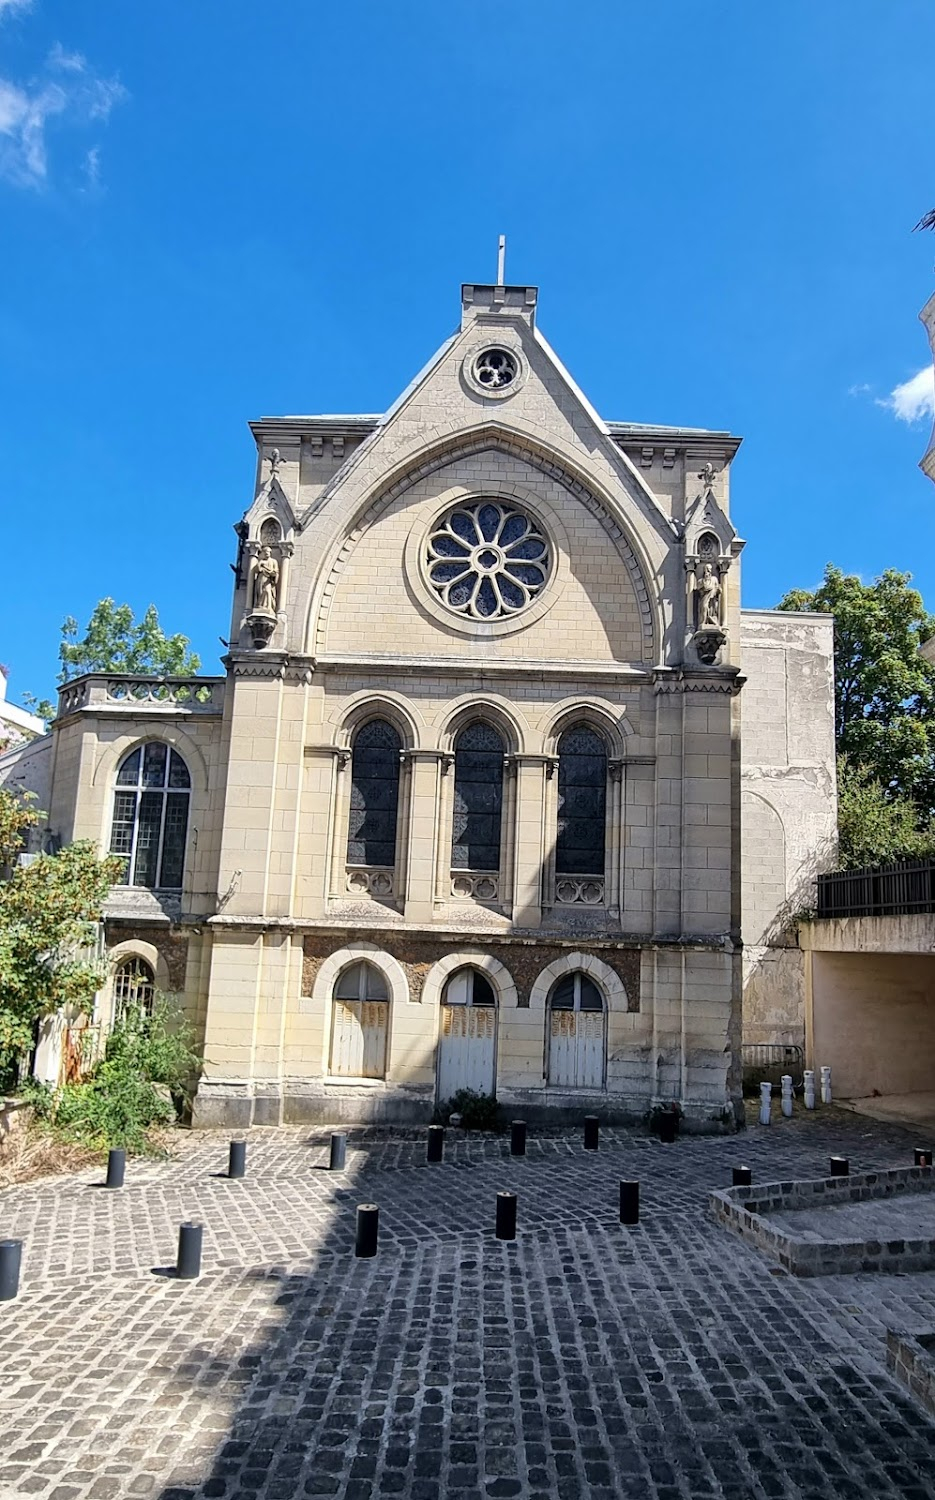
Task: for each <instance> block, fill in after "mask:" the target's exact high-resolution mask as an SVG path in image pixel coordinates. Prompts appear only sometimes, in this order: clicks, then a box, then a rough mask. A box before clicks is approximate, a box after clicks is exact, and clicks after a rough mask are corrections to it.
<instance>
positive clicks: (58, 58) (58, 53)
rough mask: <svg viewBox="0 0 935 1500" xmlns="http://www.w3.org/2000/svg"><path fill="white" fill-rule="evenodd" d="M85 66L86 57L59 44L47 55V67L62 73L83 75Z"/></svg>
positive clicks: (86, 62) (0, 1)
mask: <svg viewBox="0 0 935 1500" xmlns="http://www.w3.org/2000/svg"><path fill="white" fill-rule="evenodd" d="M0 3H2V0H0ZM87 66H88V60H87V58H86V57H83V56H82V54H81V53H80V52H66V51H65V48H64V47H63V46H62V44H61V42H56V43H55V46H54V47H53V48H52V51H51V52H50V53H49V67H50V68H58V69H59V70H60V71H61V72H63V73H83V72H84V71H85V70H86V68H87Z"/></svg>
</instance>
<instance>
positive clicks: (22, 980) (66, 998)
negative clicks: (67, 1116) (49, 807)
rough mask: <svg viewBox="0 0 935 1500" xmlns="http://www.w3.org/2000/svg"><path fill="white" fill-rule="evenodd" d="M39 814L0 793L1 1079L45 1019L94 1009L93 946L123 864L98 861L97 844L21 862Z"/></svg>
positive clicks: (96, 969)
mask: <svg viewBox="0 0 935 1500" xmlns="http://www.w3.org/2000/svg"><path fill="white" fill-rule="evenodd" d="M40 817H41V814H40V813H38V812H37V811H36V809H35V807H34V805H33V804H32V803H31V802H28V801H24V800H23V799H22V798H21V797H19V796H18V795H17V794H16V793H15V792H10V791H8V790H6V789H5V788H0V865H2V866H3V867H4V868H5V869H6V871H7V878H6V879H5V880H2V881H0V1077H3V1076H4V1075H6V1079H5V1081H9V1075H10V1073H11V1071H13V1070H15V1066H16V1064H17V1063H18V1061H19V1058H20V1057H21V1056H22V1054H23V1053H24V1052H25V1051H27V1050H28V1048H29V1047H30V1046H31V1045H32V1035H33V1027H34V1025H35V1022H36V1020H37V1019H38V1017H40V1016H44V1015H48V1014H49V1012H50V1011H53V1010H55V1009H57V1007H58V1006H60V1005H77V1006H79V1007H81V1008H82V1009H90V1007H91V1006H92V1004H93V1000H94V994H95V992H96V991H97V990H98V989H99V988H100V985H101V980H102V977H103V975H102V970H101V967H100V965H99V964H98V963H97V962H96V961H95V958H94V956H93V950H91V949H90V948H89V943H90V941H91V939H92V937H93V934H94V931H95V924H96V923H97V921H98V920H99V919H100V916H101V911H102V909H103V905H104V901H105V898H106V896H107V893H108V891H109V890H110V887H111V886H112V885H114V884H115V883H116V881H118V880H119V879H120V874H121V869H122V862H121V861H120V860H119V859H115V858H112V857H110V856H108V858H106V859H100V858H99V857H98V853H97V849H96V848H95V846H94V844H93V843H90V842H79V843H74V844H68V845H67V846H66V847H65V848H64V849H62V850H60V851H59V853H58V854H54V855H53V854H40V855H38V856H37V857H36V858H35V859H34V860H32V861H31V862H30V863H29V864H28V865H25V866H22V865H20V864H19V863H18V861H17V858H16V856H17V854H18V853H19V852H20V850H21V848H22V845H23V840H24V837H25V835H26V834H27V832H28V830H29V829H30V828H32V827H34V826H35V825H36V823H37V822H38V821H39V819H40Z"/></svg>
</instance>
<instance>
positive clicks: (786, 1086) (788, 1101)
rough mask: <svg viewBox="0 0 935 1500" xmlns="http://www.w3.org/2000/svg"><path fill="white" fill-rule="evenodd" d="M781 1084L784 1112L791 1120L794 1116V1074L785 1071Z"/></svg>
mask: <svg viewBox="0 0 935 1500" xmlns="http://www.w3.org/2000/svg"><path fill="white" fill-rule="evenodd" d="M779 1084H780V1087H781V1089H782V1112H783V1114H784V1115H785V1117H786V1119H787V1120H789V1119H791V1118H792V1074H791V1073H783V1075H782V1077H781V1079H780V1080H779Z"/></svg>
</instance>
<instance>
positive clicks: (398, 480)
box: [299, 423, 663, 662]
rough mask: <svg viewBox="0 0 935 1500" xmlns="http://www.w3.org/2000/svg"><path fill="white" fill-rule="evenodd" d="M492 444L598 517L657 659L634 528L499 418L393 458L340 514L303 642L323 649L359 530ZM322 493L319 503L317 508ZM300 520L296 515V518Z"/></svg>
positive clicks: (614, 505) (576, 474)
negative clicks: (375, 483)
mask: <svg viewBox="0 0 935 1500" xmlns="http://www.w3.org/2000/svg"><path fill="white" fill-rule="evenodd" d="M490 451H493V452H494V453H498V454H505V455H508V456H510V457H513V458H516V459H519V460H520V461H521V462H524V463H527V464H529V465H530V466H531V467H532V468H534V469H537V470H538V471H539V472H540V473H541V474H543V475H544V476H545V477H546V478H548V479H551V480H555V481H557V482H558V483H559V484H561V485H563V486H564V488H565V489H567V490H568V492H569V494H571V495H573V496H574V497H575V499H577V500H579V501H580V502H581V504H582V505H584V506H585V507H586V508H587V509H588V510H590V512H591V513H592V515H594V516H595V517H596V519H597V520H598V521H599V522H600V524H601V525H602V526H603V527H604V529H605V531H606V532H607V533H608V535H609V536H610V537H611V539H612V541H613V543H614V545H615V547H616V549H617V551H618V553H619V554H620V557H621V560H622V562H623V564H624V567H625V568H626V571H627V574H628V576H629V579H630V583H631V586H632V588H633V592H634V595H635V599H636V604H637V608H638V611H639V617H640V624H641V634H642V659H643V660H644V661H646V662H655V661H656V659H657V656H658V653H659V650H660V648H661V642H662V638H663V623H662V618H661V614H660V611H659V606H658V604H656V603H655V602H654V599H655V591H654V590H653V589H651V586H650V580H651V579H652V577H653V574H654V569H653V568H652V567H651V565H650V563H649V560H648V557H647V555H646V552H645V550H644V548H643V546H642V544H641V543H640V541H639V539H638V537H637V536H636V533H635V530H634V528H633V526H632V524H631V522H630V520H629V518H628V517H627V516H626V515H625V514H624V512H623V509H622V507H621V506H620V504H619V503H618V501H617V500H616V499H615V498H614V497H613V496H612V495H611V494H610V493H609V491H608V490H606V489H605V488H604V487H603V486H602V485H600V484H599V483H598V482H597V481H596V480H595V478H594V477H593V476H592V475H585V474H584V473H583V472H582V471H580V470H579V469H578V468H577V466H575V465H573V464H572V463H570V462H569V461H568V459H567V458H565V457H564V455H562V454H559V453H558V452H557V451H556V450H554V449H552V448H551V447H550V446H549V445H547V444H545V443H543V442H541V441H538V440H536V439H533V438H532V437H530V436H529V435H528V434H527V433H523V432H518V431H515V430H514V429H512V428H509V427H507V426H505V425H503V424H501V423H485V424H484V426H483V427H482V428H480V429H478V428H472V429H471V430H469V431H468V432H465V433H462V434H460V435H458V436H455V437H452V436H451V435H448V436H446V437H444V438H441V439H439V440H438V441H437V442H436V443H434V444H431V445H429V446H428V447H427V448H425V449H423V451H422V452H421V453H420V454H419V455H418V456H416V457H415V458H413V457H410V458H409V459H407V460H406V462H405V463H403V464H401V465H399V466H398V468H397V469H396V470H395V471H394V473H393V475H392V477H388V478H387V479H385V480H384V482H383V484H382V485H381V486H380V488H379V489H378V490H377V491H376V492H373V491H371V492H370V493H369V494H368V495H366V496H365V497H364V498H363V499H362V500H361V501H360V502H359V503H357V504H356V505H355V507H354V511H353V514H352V515H351V516H350V517H348V518H347V519H346V520H345V523H344V525H343V527H342V530H341V535H340V536H339V537H338V538H336V540H335V541H334V542H333V543H332V546H331V547H330V549H326V552H325V561H324V564H323V566H322V568H321V570H320V572H319V574H318V576H317V579H316V581H315V583H314V584H313V586H312V589H311V592H310V595H309V602H308V609H307V613H306V629H305V643H306V650H307V651H309V652H311V653H313V654H316V655H317V654H319V653H320V652H323V651H324V650H325V645H326V632H327V623H328V615H329V612H330V607H331V602H332V600H333V598H334V594H335V589H336V587H337V583H338V579H339V577H340V576H341V574H342V572H343V570H344V567H345V565H346V563H347V560H348V558H349V557H350V555H351V553H352V552H353V550H354V548H355V547H356V545H357V542H358V541H359V539H360V537H361V536H362V535H363V533H364V531H365V530H367V529H368V528H369V527H370V526H371V525H372V524H373V523H374V521H376V520H377V519H378V517H379V516H380V515H382V513H383V512H384V511H385V510H386V508H387V507H388V506H389V505H390V504H391V503H392V502H393V501H394V500H396V499H397V498H398V497H399V496H400V495H403V494H404V493H405V492H406V491H407V490H408V489H411V488H412V486H413V485H414V484H416V483H418V482H419V481H420V480H422V479H425V478H427V477H428V476H430V475H432V474H434V473H436V472H437V471H438V470H439V469H443V468H445V467H446V466H448V465H449V464H451V463H455V462H458V461H459V460H461V459H464V458H473V457H477V456H478V455H479V454H482V453H485V452H490ZM321 504H322V500H321V498H319V500H318V502H317V503H316V510H320V508H321ZM299 524H300V526H301V522H300V523H299Z"/></svg>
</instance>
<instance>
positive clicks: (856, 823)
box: [838, 756, 935, 870]
mask: <svg viewBox="0 0 935 1500" xmlns="http://www.w3.org/2000/svg"><path fill="white" fill-rule="evenodd" d="M838 835H839V845H838V868H839V869H842V870H855V869H862V868H864V867H865V866H867V865H883V864H892V863H893V862H894V861H897V860H901V859H930V858H931V857H932V855H933V854H935V821H933V819H932V817H931V815H928V816H924V815H923V813H922V811H921V810H920V808H919V807H917V806H916V804H915V803H914V802H913V801H912V800H911V799H910V798H909V797H907V796H905V795H904V794H901V793H899V792H896V791H893V790H892V789H891V788H887V787H884V786H883V785H882V784H881V783H880V782H879V781H874V780H873V778H872V776H871V774H870V772H869V771H868V770H867V768H866V767H865V766H860V765H857V764H852V763H851V762H850V761H849V760H848V759H847V757H846V756H842V757H841V760H840V761H839V762H838Z"/></svg>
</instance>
